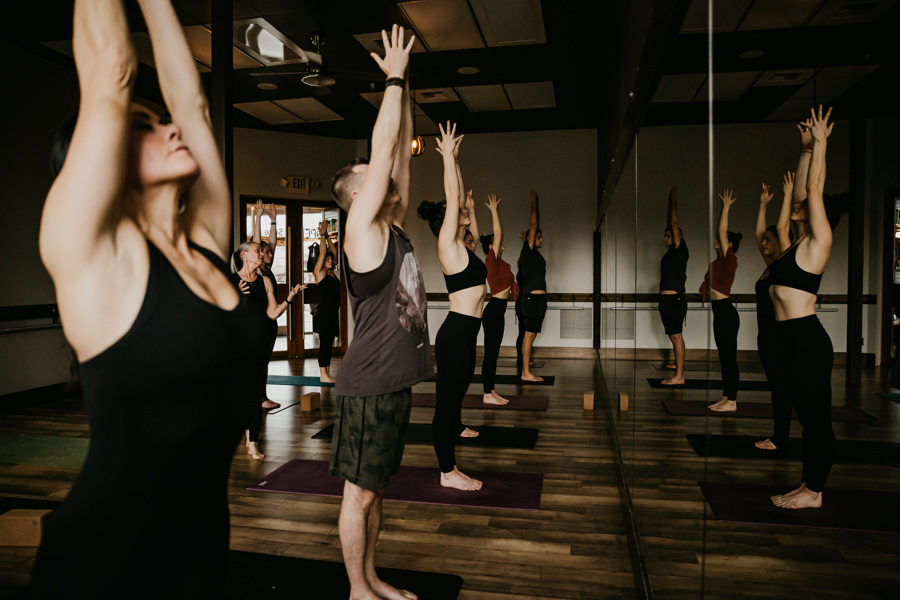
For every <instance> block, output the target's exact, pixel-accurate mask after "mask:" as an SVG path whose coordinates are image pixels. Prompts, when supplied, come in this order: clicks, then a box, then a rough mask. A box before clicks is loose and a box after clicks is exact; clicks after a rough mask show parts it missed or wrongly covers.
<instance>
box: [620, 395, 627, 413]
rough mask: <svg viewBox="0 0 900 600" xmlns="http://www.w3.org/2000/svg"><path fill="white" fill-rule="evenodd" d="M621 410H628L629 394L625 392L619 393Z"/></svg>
mask: <svg viewBox="0 0 900 600" xmlns="http://www.w3.org/2000/svg"><path fill="white" fill-rule="evenodd" d="M619 410H621V411H626V410H628V394H626V393H625V392H619Z"/></svg>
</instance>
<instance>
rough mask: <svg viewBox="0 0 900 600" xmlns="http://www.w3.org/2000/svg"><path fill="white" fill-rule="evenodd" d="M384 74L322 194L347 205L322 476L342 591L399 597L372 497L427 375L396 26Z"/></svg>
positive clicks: (394, 462)
mask: <svg viewBox="0 0 900 600" xmlns="http://www.w3.org/2000/svg"><path fill="white" fill-rule="evenodd" d="M381 39H382V41H383V42H384V49H385V56H384V58H381V57H379V56H378V55H376V54H372V57H373V58H374V59H375V61H376V62H377V63H378V66H379V67H380V68H381V70H382V71H383V72H384V73H385V75H387V81H386V82H385V90H384V96H383V97H382V100H381V108H380V109H379V110H378V118H377V119H376V120H375V128H374V129H373V131H372V144H371V148H372V150H371V162H370V163H368V164H365V163H363V162H362V161H354V162H352V163H350V164H349V165H347V166H346V167H343V168H342V169H340V170H339V171H338V172H337V173H336V174H335V176H334V179H333V180H332V183H331V193H332V195H333V196H334V199H335V201H336V202H337V204H338V206H340V207H341V209H342V210H344V211H346V212H347V222H346V226H345V237H344V240H343V243H344V246H343V258H344V265H343V266H344V273H345V274H346V275H345V277H344V281H345V283H346V285H347V295H348V297H349V299H350V310H352V311H353V320H354V322H355V328H354V336H353V341H351V342H350V346H349V348H347V353H346V354H345V355H344V359H343V361H342V362H341V378H340V379H338V381H337V384H336V386H335V392H336V393H337V401H336V407H335V420H334V438H333V439H332V442H331V467H330V469H329V472H330V473H331V475H332V476H336V477H341V478H342V479H344V480H345V483H344V497H343V500H342V502H341V516H340V521H339V530H340V536H341V552H342V553H343V555H344V564H345V566H346V567H347V576H348V577H349V579H350V597H351V598H375V597H381V598H403V599H406V600H415V598H416V596H415V594H412V593H410V592H406V591H403V590H397V589H396V588H394V587H393V586H391V585H389V584H388V583H385V582H384V581H382V580H381V579H380V578H379V577H378V574H377V572H376V571H375V547H376V544H377V542H378V532H379V531H380V529H381V503H382V499H383V498H384V490H385V488H386V487H387V484H388V480H389V479H390V477H391V476H392V475H393V474H394V473H396V472H397V471H398V470H399V469H400V461H401V459H402V458H403V447H404V438H405V433H406V428H407V425H408V424H409V415H410V411H411V409H412V389H411V388H412V386H413V385H415V384H416V383H419V382H420V381H424V380H425V379H427V378H429V377H431V376H432V375H433V374H434V367H433V366H432V363H431V346H430V342H429V337H428V321H427V310H428V303H427V300H426V296H425V285H424V283H423V280H422V272H421V270H420V269H419V263H418V261H417V260H416V255H415V254H414V253H413V248H412V244H410V243H409V238H408V237H407V236H406V234H405V233H404V232H403V221H404V220H405V218H406V209H407V207H408V206H409V161H410V158H411V157H412V154H411V152H410V144H409V140H410V139H412V112H411V110H410V99H409V79H408V73H407V66H408V64H409V53H410V51H411V50H412V46H413V44H414V43H415V36H410V38H409V42H408V43H404V31H403V28H402V27H397V26H396V25H394V27H393V29H392V31H391V35H390V37H388V34H387V32H382V34H381Z"/></svg>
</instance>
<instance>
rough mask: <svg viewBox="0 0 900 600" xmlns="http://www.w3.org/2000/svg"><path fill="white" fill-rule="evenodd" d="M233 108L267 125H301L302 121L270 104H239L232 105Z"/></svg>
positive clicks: (266, 102) (265, 102)
mask: <svg viewBox="0 0 900 600" xmlns="http://www.w3.org/2000/svg"><path fill="white" fill-rule="evenodd" d="M234 107H235V108H237V109H239V110H242V111H244V112H245V113H247V114H248V115H253V116H254V117H256V118H257V119H259V120H260V121H265V122H266V123H268V124H269V125H284V124H286V123H302V122H303V119H301V118H300V117H298V116H297V115H295V114H294V113H292V112H289V111H287V110H285V109H283V108H281V107H280V106H278V105H276V104H273V103H272V102H268V101H264V102H241V103H239V104H235V105H234Z"/></svg>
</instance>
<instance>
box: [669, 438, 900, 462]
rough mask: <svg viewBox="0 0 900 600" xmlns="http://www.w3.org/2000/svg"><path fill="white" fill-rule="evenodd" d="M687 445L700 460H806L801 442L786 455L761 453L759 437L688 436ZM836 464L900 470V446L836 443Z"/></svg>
mask: <svg viewBox="0 0 900 600" xmlns="http://www.w3.org/2000/svg"><path fill="white" fill-rule="evenodd" d="M686 437H687V440H688V443H689V444H690V445H691V448H693V449H694V452H696V453H697V456H714V457H717V458H751V459H778V458H784V459H788V460H800V457H801V456H803V452H802V448H801V443H800V438H791V439H790V440H789V442H788V447H787V454H786V455H784V454H782V449H781V448H779V449H778V450H760V449H759V448H757V447H756V446H754V445H753V443H754V442H758V441H759V440H761V439H765V437H764V436H759V435H704V434H702V433H689V434H687V436H686ZM834 462H836V463H846V464H856V465H882V466H886V467H900V444H895V443H891V442H870V441H868V440H836V441H835V445H834Z"/></svg>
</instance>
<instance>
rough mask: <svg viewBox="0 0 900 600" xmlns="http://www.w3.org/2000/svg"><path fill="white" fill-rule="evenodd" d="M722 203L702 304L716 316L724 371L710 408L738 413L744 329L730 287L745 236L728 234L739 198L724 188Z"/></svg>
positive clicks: (715, 328) (715, 321)
mask: <svg viewBox="0 0 900 600" xmlns="http://www.w3.org/2000/svg"><path fill="white" fill-rule="evenodd" d="M719 198H720V199H721V200H722V213H721V214H720V215H719V227H718V230H717V231H716V241H715V248H716V254H717V255H718V256H717V258H716V259H715V260H714V261H712V262H711V263H710V264H709V269H707V270H706V275H704V276H703V283H701V284H700V297H701V299H702V302H703V303H706V299H707V298H709V300H710V304H711V305H712V313H713V335H714V336H715V340H716V349H717V350H718V351H719V364H720V366H721V369H722V399H721V400H719V401H718V402H716V403H715V404H712V405H710V407H709V409H710V410H713V411H716V412H731V411H735V410H737V392H738V384H739V383H740V376H741V374H740V370H739V369H738V362H737V335H738V330H739V329H740V327H741V318H740V316H739V315H738V312H737V309H736V308H735V307H734V304H733V303H732V301H731V286H732V285H733V284H734V276H735V274H736V273H737V266H738V261H737V255H736V254H737V251H738V249H739V248H740V246H741V240H742V239H743V236H742V235H741V234H740V233H736V232H734V231H728V213H729V212H730V210H731V205H732V204H734V201H735V200H737V198H735V197H734V193H733V191H732V190H730V189H728V188H725V191H724V192H723V193H722V194H719Z"/></svg>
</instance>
